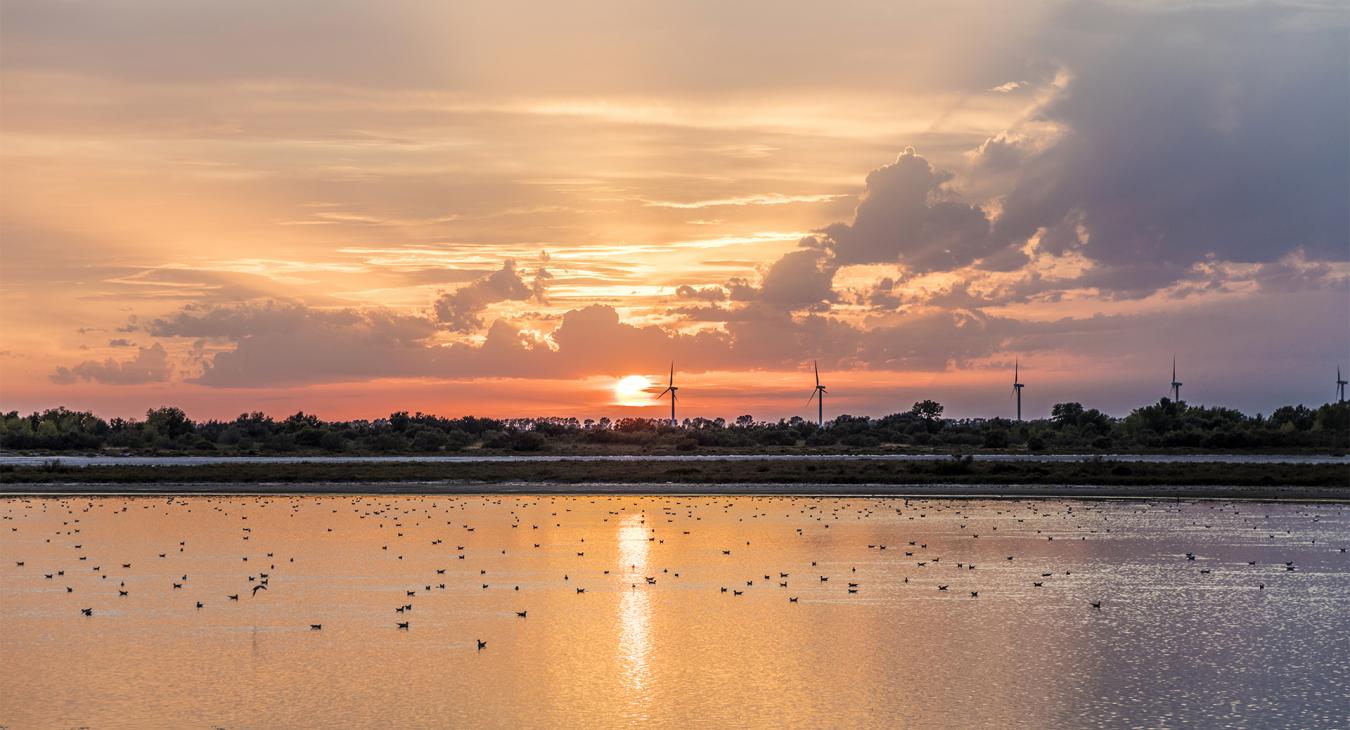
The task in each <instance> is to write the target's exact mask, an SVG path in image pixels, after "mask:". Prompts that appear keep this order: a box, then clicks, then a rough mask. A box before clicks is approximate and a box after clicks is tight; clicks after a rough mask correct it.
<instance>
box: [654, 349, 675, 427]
mask: <svg viewBox="0 0 1350 730" xmlns="http://www.w3.org/2000/svg"><path fill="white" fill-rule="evenodd" d="M677 390H679V388H676V387H675V363H674V362H671V363H670V385H669V386H667V387H666V389H665V390H663V391H661V392H660V393H659V394H658V395H657V396H656V397H657V398H661V397H663V396H665V394H666V393H670V425H671V427H675V426H678V425H679V421H676V420H675V391H677Z"/></svg>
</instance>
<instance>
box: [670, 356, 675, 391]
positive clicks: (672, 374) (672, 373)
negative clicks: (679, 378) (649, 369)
mask: <svg viewBox="0 0 1350 730" xmlns="http://www.w3.org/2000/svg"><path fill="white" fill-rule="evenodd" d="M670 384H671V385H672V386H673V385H675V361H674V360H671V361H670Z"/></svg>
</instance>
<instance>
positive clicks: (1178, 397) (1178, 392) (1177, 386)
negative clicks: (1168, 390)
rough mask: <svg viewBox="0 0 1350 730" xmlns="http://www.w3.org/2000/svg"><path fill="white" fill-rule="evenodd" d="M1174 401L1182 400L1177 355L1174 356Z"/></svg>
mask: <svg viewBox="0 0 1350 730" xmlns="http://www.w3.org/2000/svg"><path fill="white" fill-rule="evenodd" d="M1172 402H1173V403H1180V402H1181V383H1180V382H1178V381H1177V356H1176V355H1173V356H1172Z"/></svg>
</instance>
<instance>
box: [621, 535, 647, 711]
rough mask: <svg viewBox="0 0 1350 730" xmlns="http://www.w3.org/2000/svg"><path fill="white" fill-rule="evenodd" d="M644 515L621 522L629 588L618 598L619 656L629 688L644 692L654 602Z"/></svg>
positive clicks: (623, 570) (623, 566)
mask: <svg viewBox="0 0 1350 730" xmlns="http://www.w3.org/2000/svg"><path fill="white" fill-rule="evenodd" d="M643 525H644V523H643V518H642V516H641V515H636V514H632V515H628V516H626V517H624V518H623V521H622V522H620V523H619V533H618V538H617V539H618V544H619V568H620V575H623V576H625V577H626V579H627V581H628V582H629V584H630V587H629V588H627V589H626V590H625V592H624V593H623V597H622V598H621V599H620V600H619V616H618V619H619V621H618V623H619V656H620V658H621V659H622V662H623V670H624V681H625V684H626V685H627V686H628V688H629V689H630V690H634V691H638V692H641V691H644V690H646V689H647V685H648V680H649V677H648V667H647V651H648V648H649V643H650V636H649V630H648V624H649V621H650V618H651V603H650V598H649V596H648V595H647V591H646V590H645V588H646V576H647V549H648V545H647V532H646V529H645V528H644V526H643Z"/></svg>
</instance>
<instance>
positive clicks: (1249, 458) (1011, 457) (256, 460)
mask: <svg viewBox="0 0 1350 730" xmlns="http://www.w3.org/2000/svg"><path fill="white" fill-rule="evenodd" d="M975 458H977V459H980V460H981V461H1067V462H1074V461H1087V460H1089V459H1094V458H1097V457H1096V456H1094V455H1091V454H979V455H977V456H976V457H975ZM1102 458H1104V459H1108V460H1111V461H1126V462H1150V463H1161V464H1215V463H1217V464H1345V465H1347V466H1350V456H1332V455H1330V454H1109V455H1102ZM822 459H854V460H858V461H946V460H948V459H951V454H848V455H839V454H640V455H622V454H600V455H590V456H558V455H528V454H520V455H511V456H501V455H478V454H465V455H459V456H413V455H398V456H65V455H62V456H28V455H21V454H0V466H4V465H8V466H42V465H43V464H45V463H47V462H50V461H52V460H56V461H59V462H61V464H63V465H65V466H81V467H83V466H118V465H121V466H170V465H172V466H184V465H186V466H200V465H204V464H298V463H308V462H315V463H328V464H360V463H388V462H409V463H438V462H440V463H455V462H468V463H493V462H502V461H524V462H558V461H620V462H622V461H745V460H755V461H759V460H766V461H813V460H822Z"/></svg>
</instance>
